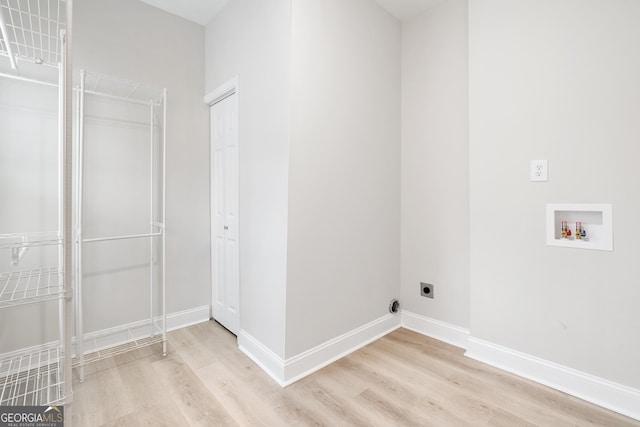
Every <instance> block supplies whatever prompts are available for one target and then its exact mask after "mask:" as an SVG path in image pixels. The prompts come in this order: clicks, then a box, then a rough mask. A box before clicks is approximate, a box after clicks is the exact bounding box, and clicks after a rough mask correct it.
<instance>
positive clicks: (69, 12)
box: [60, 0, 73, 427]
mask: <svg viewBox="0 0 640 427" xmlns="http://www.w3.org/2000/svg"><path fill="white" fill-rule="evenodd" d="M66 3H67V4H66V9H65V14H66V21H67V26H66V30H64V32H63V37H62V39H61V42H62V45H61V50H60V52H61V55H60V56H61V61H60V62H61V64H62V69H63V70H64V73H63V74H64V79H63V81H62V82H61V87H62V88H63V105H64V124H63V128H64V186H63V188H64V210H63V213H64V215H63V216H64V239H63V247H64V278H65V280H64V301H65V302H64V324H65V334H64V347H63V348H64V396H65V404H67V405H68V406H67V413H66V415H67V419H66V420H65V421H66V423H65V424H66V425H67V426H68V427H71V425H72V423H73V421H72V419H73V416H72V410H71V409H72V405H71V403H72V402H73V387H72V384H73V373H72V360H71V355H72V347H71V345H72V344H71V334H72V329H71V321H72V318H73V305H72V299H73V286H72V281H71V271H72V268H73V244H72V242H73V215H72V214H71V212H72V210H71V209H72V194H73V193H72V183H73V169H72V165H73V132H72V120H71V117H72V114H73V105H72V102H71V100H72V97H73V63H72V52H73V46H72V29H73V25H72V20H73V0H66Z"/></svg>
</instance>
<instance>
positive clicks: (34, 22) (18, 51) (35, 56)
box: [0, 0, 66, 70]
mask: <svg viewBox="0 0 640 427" xmlns="http://www.w3.org/2000/svg"><path fill="white" fill-rule="evenodd" d="M65 14H66V11H65V2H64V0H17V1H11V0H0V15H1V16H0V29H2V32H1V33H0V55H3V56H8V57H9V61H10V62H11V67H12V68H13V69H14V70H15V69H17V68H18V64H19V62H18V61H16V60H19V61H27V62H30V63H34V64H39V65H45V66H49V67H55V68H57V67H58V64H59V63H60V62H61V57H62V43H61V42H60V32H61V31H63V30H64V29H65V28H66V24H65V22H64V18H65Z"/></svg>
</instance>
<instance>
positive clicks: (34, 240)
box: [0, 231, 62, 249]
mask: <svg viewBox="0 0 640 427" xmlns="http://www.w3.org/2000/svg"><path fill="white" fill-rule="evenodd" d="M60 244H62V239H61V238H60V236H58V233H57V232H53V231H51V232H40V233H15V234H0V248H12V249H13V248H30V247H36V246H50V245H60Z"/></svg>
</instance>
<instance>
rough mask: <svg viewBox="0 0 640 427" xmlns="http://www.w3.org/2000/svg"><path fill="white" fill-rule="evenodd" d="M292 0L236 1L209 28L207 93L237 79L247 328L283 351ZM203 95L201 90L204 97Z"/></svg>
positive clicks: (243, 299)
mask: <svg viewBox="0 0 640 427" xmlns="http://www.w3.org/2000/svg"><path fill="white" fill-rule="evenodd" d="M290 3H291V2H290V0H274V1H269V2H265V1H262V0H235V1H233V2H229V3H228V5H227V6H226V7H225V8H224V9H223V10H222V12H221V13H220V14H218V15H217V16H216V17H215V18H214V19H213V20H212V21H211V22H210V23H209V25H208V26H207V27H206V32H205V33H206V42H205V43H206V90H207V92H209V91H212V90H214V89H215V88H216V87H218V86H220V85H221V84H223V83H225V82H226V81H228V80H230V79H231V78H233V77H235V76H237V77H238V81H239V99H238V105H239V122H238V123H239V145H240V147H239V153H240V154H239V156H240V160H239V161H240V165H239V166H240V311H241V313H242V314H241V319H240V320H241V324H240V327H241V329H242V331H243V332H244V333H246V334H248V335H250V336H251V337H253V338H255V339H256V340H257V341H259V342H260V343H261V344H263V345H264V346H266V347H267V348H268V349H269V350H271V352H273V353H275V354H276V355H278V356H279V357H283V356H284V329H285V286H286V262H287V259H286V256H287V175H288V168H289V166H288V161H289V104H288V101H289V69H288V66H289V44H290ZM203 94H204V92H203V93H202V95H203Z"/></svg>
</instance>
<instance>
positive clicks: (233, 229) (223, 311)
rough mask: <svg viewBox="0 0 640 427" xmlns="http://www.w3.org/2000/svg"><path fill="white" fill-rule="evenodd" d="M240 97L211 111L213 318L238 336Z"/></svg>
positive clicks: (219, 103)
mask: <svg viewBox="0 0 640 427" xmlns="http://www.w3.org/2000/svg"><path fill="white" fill-rule="evenodd" d="M237 98H238V95H237V94H236V93H235V92H234V93H231V94H230V95H228V96H226V97H225V98H223V99H221V100H219V101H217V102H216V103H214V104H212V105H211V107H210V115H211V117H210V120H211V129H210V139H211V141H210V142H211V191H212V194H211V257H212V259H211V270H212V271H211V277H212V282H213V283H212V306H211V311H212V316H213V318H214V319H215V320H217V321H218V322H220V323H221V324H222V325H223V326H224V327H225V328H227V329H229V330H230V331H231V332H233V333H234V334H236V335H238V332H239V329H240V312H239V307H238V304H239V301H240V269H239V258H240V251H239V240H238V225H239V224H238V100H237Z"/></svg>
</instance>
